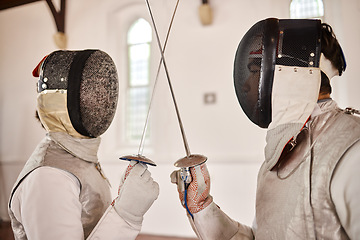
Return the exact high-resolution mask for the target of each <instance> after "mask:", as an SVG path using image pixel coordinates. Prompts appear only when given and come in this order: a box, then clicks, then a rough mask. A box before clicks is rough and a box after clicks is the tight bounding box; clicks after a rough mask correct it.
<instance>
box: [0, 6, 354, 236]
mask: <svg viewBox="0 0 360 240" xmlns="http://www.w3.org/2000/svg"><path fill="white" fill-rule="evenodd" d="M150 2H151V5H152V9H153V12H154V15H155V20H156V22H157V26H158V29H159V32H160V35H161V38H162V39H164V38H165V34H166V30H167V27H168V23H169V21H170V17H171V14H172V9H173V7H174V6H175V2H176V1H175V0H171V1H170V0H157V1H150ZM200 2H201V1H200V0H199V1H194V0H191V1H190V0H188V1H185V0H182V1H180V5H179V8H178V11H177V14H176V17H175V21H174V25H173V29H172V32H171V35H170V39H169V43H168V46H167V49H166V54H165V55H166V61H167V65H168V68H169V71H170V76H171V79H172V82H173V87H174V90H175V95H176V98H177V101H178V105H179V108H180V112H181V117H182V120H183V123H184V127H185V132H186V135H187V138H188V142H189V145H190V150H191V152H192V153H200V154H204V155H206V156H207V157H208V158H209V160H208V167H209V171H210V174H211V179H212V189H211V194H212V195H213V196H214V200H215V202H216V203H217V204H219V205H220V206H221V208H222V209H223V210H224V211H225V212H227V213H228V214H229V215H230V216H231V217H233V218H234V219H236V220H238V221H240V222H243V223H245V224H249V225H250V224H251V222H252V218H253V215H254V199H255V187H256V173H257V170H258V168H259V166H260V164H261V161H262V159H263V147H264V145H265V140H264V138H265V130H262V129H259V128H258V127H256V126H255V125H253V124H252V123H251V122H250V121H249V120H248V119H247V118H246V116H245V115H244V114H243V112H242V110H241V108H240V106H239V104H238V102H237V99H236V96H235V92H234V88H233V80H232V68H233V59H234V55H235V51H236V48H237V45H238V43H239V41H240V39H241V37H242V36H243V34H244V33H245V32H246V30H247V29H248V28H249V27H251V26H252V25H253V24H254V23H255V22H256V21H258V20H261V19H264V18H267V17H278V18H288V17H289V14H288V8H289V3H290V1H288V0H253V1H238V0H226V1H224V0H211V1H210V3H211V5H212V7H213V10H214V21H213V24H212V25H210V26H202V25H201V24H200V22H199V19H198V15H197V8H198V5H199V4H200ZM324 5H325V11H326V14H327V15H326V17H325V21H326V22H328V23H330V24H331V25H332V26H333V27H334V30H335V33H336V34H337V36H338V38H339V40H340V43H341V44H342V46H343V49H344V52H345V55H346V58H347V63H348V69H347V71H346V72H345V74H344V76H343V77H341V78H337V79H335V80H334V83H333V85H334V94H333V97H334V98H335V99H336V100H338V102H339V104H340V106H341V107H346V106H348V105H351V106H354V107H357V108H360V104H359V103H360V101H359V100H360V96H359V94H357V91H358V89H359V87H360V86H359V85H360V83H359V81H357V73H356V69H357V67H358V61H357V58H358V55H359V53H360V49H359V48H360V47H359V46H358V43H359V42H360V28H359V26H358V25H357V23H359V22H360V17H359V16H360V1H359V0H347V1H345V0H328V1H326V0H325V1H324ZM140 16H141V17H145V18H146V19H147V20H150V18H149V16H148V13H147V10H146V5H145V2H144V1H142V0H106V1H101V4H100V1H95V0H87V1H85V0H78V1H68V4H67V17H66V32H67V35H68V48H69V49H85V48H99V49H102V50H105V51H106V52H108V53H109V54H110V55H111V56H112V57H113V58H114V61H115V62H116V64H117V67H118V72H119V77H120V81H121V82H120V86H121V88H122V89H124V81H125V77H126V66H125V59H126V55H125V49H124V41H125V35H124V33H125V32H126V31H127V28H128V27H129V24H130V23H131V21H133V20H134V19H136V18H137V17H140ZM55 30H56V28H55V24H54V22H53V19H52V16H51V14H50V11H49V9H48V7H47V5H46V3H45V1H41V2H36V3H32V4H28V5H25V6H21V7H16V8H13V9H9V10H4V11H0V34H1V37H0V93H1V94H0V118H1V120H0V171H1V172H0V174H1V175H0V194H1V195H0V217H1V219H6V218H7V213H6V201H7V198H8V194H9V192H10V189H11V187H12V184H13V182H14V181H15V179H16V177H17V174H18V173H19V171H20V170H21V168H22V165H23V164H24V162H25V161H26V160H27V158H28V157H29V155H30V154H31V152H32V151H33V149H34V148H35V146H36V144H37V143H38V142H39V141H40V140H41V138H42V137H43V136H44V131H43V130H42V129H41V127H40V126H39V123H37V122H36V120H35V119H34V117H33V115H34V112H35V106H36V90H35V83H36V79H34V78H33V77H32V76H31V71H32V69H33V68H34V66H35V65H36V64H37V62H38V61H40V60H41V59H42V57H43V56H44V55H46V54H48V53H50V52H52V51H53V50H55V49H56V46H55V45H54V43H53V40H52V35H53V34H54V33H55ZM154 40H155V37H154ZM153 51H154V52H153V56H154V59H153V63H152V71H153V76H155V71H156V68H157V64H158V61H159V51H158V50H157V45H156V43H154V45H153ZM205 93H215V94H216V97H217V101H216V103H215V104H212V105H205V104H204V103H203V96H204V94H205ZM123 102H124V101H123V95H121V97H120V101H119V108H118V111H117V114H116V117H115V120H114V122H113V124H112V125H111V127H110V129H109V130H108V131H107V133H105V134H104V136H103V141H102V144H101V149H100V159H101V162H102V165H103V168H104V169H105V171H106V173H107V175H108V177H109V178H110V180H111V182H112V185H113V192H114V193H115V192H116V188H117V184H118V181H119V178H120V175H121V173H122V171H123V170H124V168H125V167H126V163H121V162H119V161H118V158H119V156H121V155H125V154H135V153H137V143H135V144H132V145H129V144H124V141H123V138H122V137H121V132H122V130H123V126H122V124H121V121H122V117H123V115H122V114H121V113H122V111H123V109H124V104H123ZM153 106H154V107H153V111H152V117H151V131H152V132H151V135H152V136H153V140H154V141H153V142H151V143H148V144H147V145H145V149H144V154H145V155H146V156H147V157H150V158H151V159H153V160H154V161H155V162H156V163H157V164H158V166H157V167H151V168H150V170H151V172H152V174H153V177H154V179H155V180H157V181H158V182H159V184H160V196H159V198H158V200H157V201H156V202H155V204H154V205H153V207H152V208H151V209H150V210H149V212H148V213H147V214H146V215H145V220H144V224H143V229H142V231H143V232H146V233H157V234H163V235H179V236H180V235H182V236H194V234H193V233H192V230H191V228H190V226H189V224H188V223H187V220H186V217H185V212H184V210H183V209H182V207H181V206H180V204H179V200H178V198H177V191H176V187H175V186H173V185H171V184H170V178H169V175H170V173H171V172H172V171H173V170H175V167H173V163H174V162H175V161H176V160H177V159H179V158H181V157H184V156H185V151H184V147H183V144H182V139H181V135H180V131H179V127H178V123H177V120H176V115H175V111H174V107H173V104H172V101H171V98H170V93H169V90H168V86H167V83H166V78H165V73H164V72H161V77H160V79H159V84H158V86H157V90H156V96H155V99H154V105H153ZM229 186H231V187H229Z"/></svg>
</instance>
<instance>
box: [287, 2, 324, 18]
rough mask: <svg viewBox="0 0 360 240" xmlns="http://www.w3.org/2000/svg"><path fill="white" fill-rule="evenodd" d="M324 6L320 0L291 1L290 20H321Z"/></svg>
mask: <svg viewBox="0 0 360 240" xmlns="http://www.w3.org/2000/svg"><path fill="white" fill-rule="evenodd" d="M323 16H324V4H323V1H322V0H292V1H291V4H290V18H322V17H323Z"/></svg>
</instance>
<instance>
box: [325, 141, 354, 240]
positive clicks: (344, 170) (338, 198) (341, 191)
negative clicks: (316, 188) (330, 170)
mask: <svg viewBox="0 0 360 240" xmlns="http://www.w3.org/2000/svg"><path fill="white" fill-rule="evenodd" d="M359 169H360V142H357V143H356V144H355V145H353V146H352V147H351V148H349V149H348V151H347V152H346V153H345V154H344V155H343V157H342V158H341V159H340V162H339V164H338V166H337V167H336V169H335V172H334V176H333V178H332V181H331V187H330V193H331V197H332V199H333V202H334V204H335V208H336V212H337V214H338V216H339V219H340V222H341V225H342V226H343V227H344V229H345V231H346V233H347V235H348V236H349V237H350V239H357V238H359V236H360V197H359V196H360V184H359V183H360V174H359Z"/></svg>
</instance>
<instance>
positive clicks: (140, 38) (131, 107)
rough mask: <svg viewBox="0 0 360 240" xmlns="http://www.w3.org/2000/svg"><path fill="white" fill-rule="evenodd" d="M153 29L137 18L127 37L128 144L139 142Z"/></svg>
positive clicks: (144, 117) (146, 93) (147, 82)
mask: <svg viewBox="0 0 360 240" xmlns="http://www.w3.org/2000/svg"><path fill="white" fill-rule="evenodd" d="M151 41H152V29H151V26H150V24H149V23H148V22H147V21H146V20H144V19H142V18H140V19H138V20H136V21H135V22H134V23H133V24H132V25H131V27H130V29H129V31H128V35H127V49H128V84H127V104H126V123H125V125H126V126H125V129H126V138H127V140H128V141H133V140H139V139H140V138H141V135H142V132H143V128H144V124H145V120H146V114H147V109H148V104H149V94H150V87H149V84H150V74H149V71H150V44H151Z"/></svg>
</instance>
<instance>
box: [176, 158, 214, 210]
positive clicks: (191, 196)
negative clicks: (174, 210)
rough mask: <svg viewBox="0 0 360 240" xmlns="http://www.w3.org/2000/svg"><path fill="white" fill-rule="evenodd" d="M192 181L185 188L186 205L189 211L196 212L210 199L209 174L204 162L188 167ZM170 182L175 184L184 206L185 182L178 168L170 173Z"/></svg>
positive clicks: (209, 201) (205, 205)
mask: <svg viewBox="0 0 360 240" xmlns="http://www.w3.org/2000/svg"><path fill="white" fill-rule="evenodd" d="M190 172H191V177H192V181H191V183H190V184H189V185H188V188H187V198H186V200H187V201H186V202H187V206H188V209H189V211H190V212H191V213H197V212H199V211H201V210H203V209H204V208H206V207H207V206H208V205H209V204H210V203H211V202H212V201H213V199H212V196H211V195H210V174H209V171H208V169H207V166H206V164H205V163H203V164H200V165H198V166H196V167H191V168H190ZM170 178H171V182H172V183H175V184H177V188H178V192H179V198H180V201H181V204H182V205H183V207H185V200H184V195H185V184H184V181H183V180H182V179H181V176H180V170H177V171H174V172H172V173H171V175H170Z"/></svg>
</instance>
